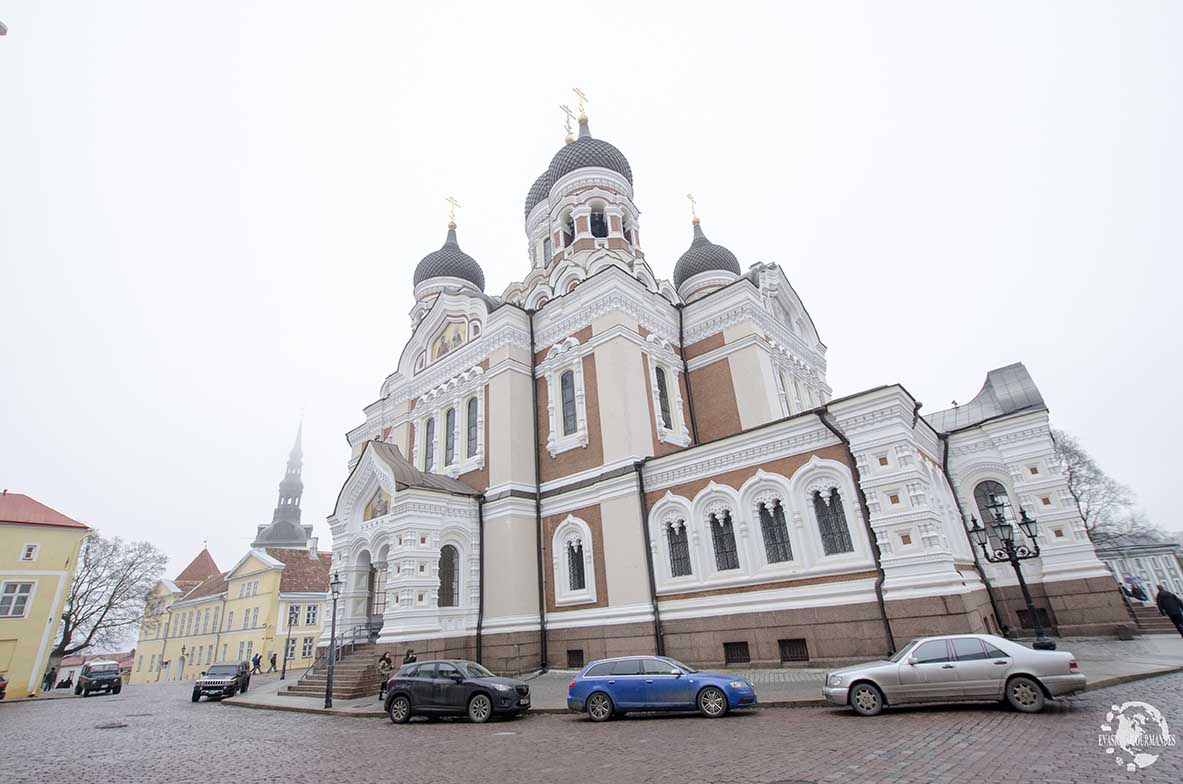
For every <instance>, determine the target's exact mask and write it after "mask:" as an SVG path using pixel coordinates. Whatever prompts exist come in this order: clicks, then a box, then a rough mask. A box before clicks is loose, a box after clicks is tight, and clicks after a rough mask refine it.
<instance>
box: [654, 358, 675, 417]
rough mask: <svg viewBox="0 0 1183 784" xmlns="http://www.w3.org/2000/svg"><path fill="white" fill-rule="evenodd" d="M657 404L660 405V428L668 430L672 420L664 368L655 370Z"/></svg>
mask: <svg viewBox="0 0 1183 784" xmlns="http://www.w3.org/2000/svg"><path fill="white" fill-rule="evenodd" d="M657 402H658V403H659V404H660V405H661V426H662V427H664V428H665V429H666V430H670V429H671V428H673V426H674V424H673V422H674V420H673V417H672V416H671V415H670V388H669V385H668V384H667V383H666V380H665V368H658V369H657Z"/></svg>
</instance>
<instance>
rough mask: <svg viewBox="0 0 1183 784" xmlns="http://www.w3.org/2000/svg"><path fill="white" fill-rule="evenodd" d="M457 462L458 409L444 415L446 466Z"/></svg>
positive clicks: (450, 409)
mask: <svg viewBox="0 0 1183 784" xmlns="http://www.w3.org/2000/svg"><path fill="white" fill-rule="evenodd" d="M454 462H456V409H454V408H449V409H448V412H447V413H446V414H444V465H452V463H454Z"/></svg>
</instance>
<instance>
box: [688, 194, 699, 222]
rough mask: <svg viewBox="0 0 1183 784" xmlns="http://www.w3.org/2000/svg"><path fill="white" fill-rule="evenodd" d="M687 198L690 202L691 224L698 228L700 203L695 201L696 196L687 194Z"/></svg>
mask: <svg viewBox="0 0 1183 784" xmlns="http://www.w3.org/2000/svg"><path fill="white" fill-rule="evenodd" d="M686 198H687V199H688V200H689V201H690V215H691V220H690V222H691V223H693V224H694V225H695V226H697V225H698V202H696V201H695V200H694V196H693V195H692V194H689V193H687V194H686Z"/></svg>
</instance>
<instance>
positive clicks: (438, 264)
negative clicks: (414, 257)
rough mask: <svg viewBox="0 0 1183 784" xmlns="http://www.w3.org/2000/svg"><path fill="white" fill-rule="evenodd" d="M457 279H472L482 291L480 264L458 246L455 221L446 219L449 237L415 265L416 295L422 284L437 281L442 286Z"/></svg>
mask: <svg viewBox="0 0 1183 784" xmlns="http://www.w3.org/2000/svg"><path fill="white" fill-rule="evenodd" d="M458 281H464V282H467V283H471V284H472V285H473V286H476V287H477V289H478V290H480V291H482V292H483V291H484V290H485V273H484V271H483V270H482V269H481V265H480V264H478V263H477V260H476V259H474V258H473V257H472V256H469V255H468V254H467V253H465V252H464V251H462V250H460V243H459V242H457V240H456V222H455V221H449V222H448V237H447V239H446V240H444V244H443V246H442V247H441V248H440V249H439V250H437V251H433V252H431V253H428V254H427V255H426V256H424V257H423V259H422V260H421V261H420V262H419V265H418V266H417V267H415V296H416V297H419V296H420V294H421V293H422V292H423V289H424V288H427V287H430V288H434V287H435V285H436V284H438V285H439V286H440V287H443V286H446V285H448V284H449V282H451V283H452V284H453V285H456V283H457V282H458ZM460 285H463V284H460Z"/></svg>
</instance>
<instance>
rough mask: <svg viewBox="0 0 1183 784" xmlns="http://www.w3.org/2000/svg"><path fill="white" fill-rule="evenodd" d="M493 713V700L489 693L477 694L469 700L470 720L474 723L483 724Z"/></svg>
mask: <svg viewBox="0 0 1183 784" xmlns="http://www.w3.org/2000/svg"><path fill="white" fill-rule="evenodd" d="M492 715H493V701H492V700H490V699H489V695H487V694H477V695H475V696H473V698H472V699H471V700H469V701H468V720H469V721H471V722H472V723H473V724H482V723H484V722H486V721H488V720H489V717H490V716H492Z"/></svg>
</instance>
